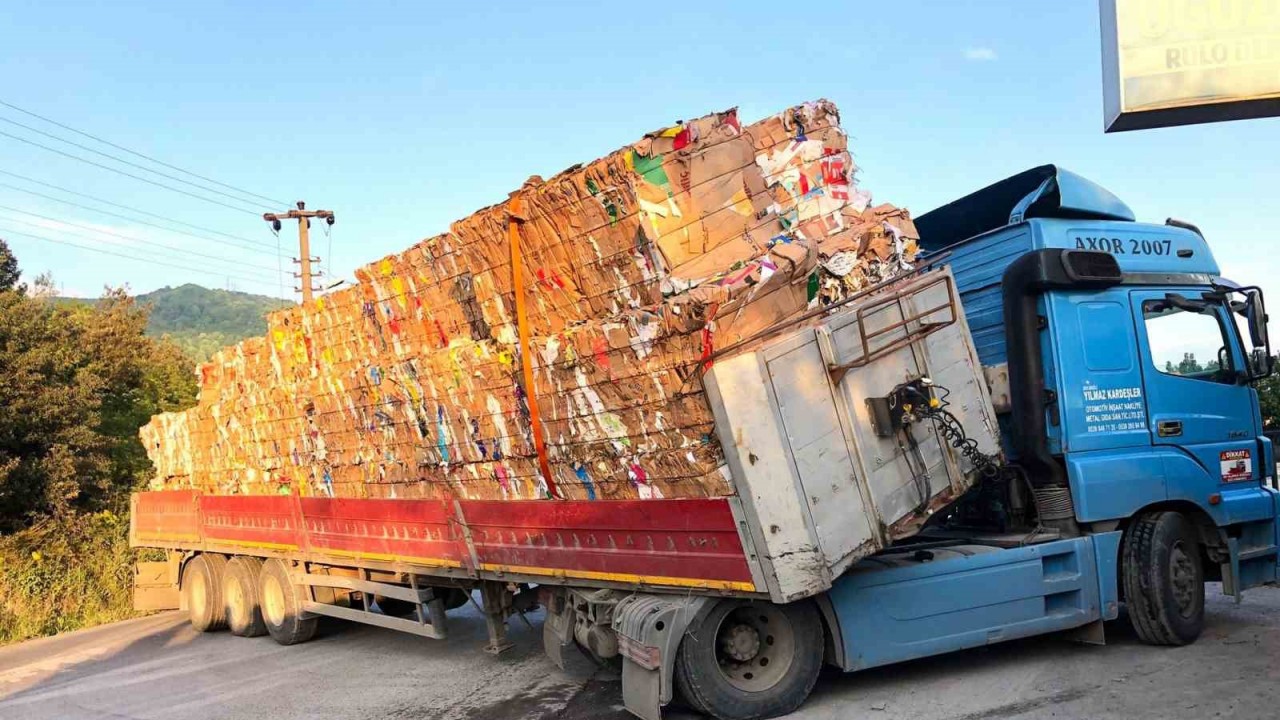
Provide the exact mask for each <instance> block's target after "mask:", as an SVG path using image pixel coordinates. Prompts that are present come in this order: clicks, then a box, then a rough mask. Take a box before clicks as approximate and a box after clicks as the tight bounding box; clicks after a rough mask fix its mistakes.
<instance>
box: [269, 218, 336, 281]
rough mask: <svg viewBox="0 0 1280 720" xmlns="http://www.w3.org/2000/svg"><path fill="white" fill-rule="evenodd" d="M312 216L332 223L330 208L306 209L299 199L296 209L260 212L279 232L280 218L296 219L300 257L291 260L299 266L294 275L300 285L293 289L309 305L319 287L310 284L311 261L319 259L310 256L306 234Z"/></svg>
mask: <svg viewBox="0 0 1280 720" xmlns="http://www.w3.org/2000/svg"><path fill="white" fill-rule="evenodd" d="M313 217H314V218H324V221H325V222H326V223H328V224H329V225H332V224H333V211H332V210H308V209H307V204H306V203H304V202H302V201H301V200H299V201H298V209H297V210H290V211H289V212H287V213H263V214H262V219H263V220H266V221H267V222H269V223H271V229H272V230H275V231H276V232H280V228H281V223H280V220H281V218H283V219H286V220H297V221H298V254H299V256H300V257H296V258H294V259H293V261H294V262H296V263H298V265H299V266H300V267H299V270H300V272H298V273H295V274H294V277H298V278H301V279H302V287H301V288H294V289H295V290H301V291H302V304H303V305H310V304H311V294H312V293H313V292H315V291H316V290H319V289H320V288H317V287H314V286H313V285H312V284H311V275H312V273H311V263H312V261H313V260H314V261H317V262H318V261H319V260H320V258H312V257H311V237H310V235H309V234H308V231H309V230H310V229H311V218H313Z"/></svg>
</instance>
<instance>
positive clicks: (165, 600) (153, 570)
mask: <svg viewBox="0 0 1280 720" xmlns="http://www.w3.org/2000/svg"><path fill="white" fill-rule="evenodd" d="M181 559H182V556H181V555H177V554H173V555H170V557H169V559H168V560H166V561H162V562H139V563H137V564H136V565H135V566H134V570H133V609H134V610H138V611H142V612H145V611H152V610H178V609H180V607H179V606H180V605H182V593H181V591H180V590H179V588H178V576H179V573H180V572H181V569H182V564H181Z"/></svg>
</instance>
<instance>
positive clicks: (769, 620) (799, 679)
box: [675, 600, 823, 720]
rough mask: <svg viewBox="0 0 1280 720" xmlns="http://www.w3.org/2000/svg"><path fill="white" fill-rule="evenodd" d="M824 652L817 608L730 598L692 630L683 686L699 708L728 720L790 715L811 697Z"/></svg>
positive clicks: (679, 667) (680, 677) (680, 675)
mask: <svg viewBox="0 0 1280 720" xmlns="http://www.w3.org/2000/svg"><path fill="white" fill-rule="evenodd" d="M822 652H823V630H822V620H821V618H820V617H819V616H818V610H817V608H815V607H814V606H813V603H810V602H796V603H790V604H788V605H774V604H772V603H767V602H756V601H748V600H726V601H723V602H721V603H720V604H719V605H716V606H715V607H714V608H712V610H711V612H709V613H708V614H707V615H706V616H705V617H704V618H703V620H702V622H701V623H699V624H698V626H697V627H690V628H689V629H688V630H687V631H686V633H685V636H684V639H683V640H682V641H681V642H680V650H679V651H678V652H677V654H676V666H675V680H676V687H678V688H679V689H680V694H681V695H683V696H684V699H685V701H686V702H688V703H689V705H691V706H692V707H693V708H694V709H695V710H700V711H702V712H705V713H707V714H708V715H712V716H714V717H717V718H720V719H721V720H756V719H757V718H770V717H775V716H777V715H785V714H786V713H789V712H791V711H793V710H795V709H796V708H798V707H800V703H802V702H804V700H805V698H807V697H809V693H810V692H811V691H812V690H813V685H814V683H816V682H817V681H818V672H819V671H820V670H821V669H822Z"/></svg>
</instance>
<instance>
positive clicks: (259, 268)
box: [0, 205, 277, 277]
mask: <svg viewBox="0 0 1280 720" xmlns="http://www.w3.org/2000/svg"><path fill="white" fill-rule="evenodd" d="M0 210H7V211H9V212H16V213H21V214H23V215H30V216H31V217H36V218H40V219H41V220H48V221H49V222H54V223H58V224H59V225H68V226H70V227H76V228H80V229H82V230H88V231H90V232H95V233H101V234H102V235H110V236H112V237H117V238H120V239H121V240H128V241H129V242H135V243H139V244H141V245H154V246H155V247H159V248H164V249H166V250H175V251H177V252H180V253H183V254H185V255H193V256H195V257H202V258H207V259H209V260H216V261H218V262H224V263H233V264H236V265H239V266H240V267H243V268H245V269H248V270H253V271H254V272H262V274H263V275H265V276H267V277H271V276H273V275H274V274H275V273H276V272H277V271H276V270H272V269H271V268H270V267H267V266H265V265H252V264H249V263H241V262H239V261H237V260H234V259H232V258H227V257H224V256H220V255H210V254H208V253H202V252H197V251H195V250H190V249H187V248H182V247H176V246H173V245H166V244H164V243H160V242H156V241H154V240H144V239H143V238H137V237H132V236H129V235H121V234H120V233H116V232H111V231H110V230H103V229H101V228H95V227H93V226H90V225H81V224H79V223H74V222H71V221H69V220H60V219H58V218H53V217H49V216H48V215H41V214H39V213H33V212H29V211H27V210H19V209H18V208H11V207H8V206H7V205H0ZM9 219H10V220H11V221H12V222H17V223H22V224H23V225H30V226H31V227H34V228H40V229H43V230H55V231H57V232H64V233H66V234H68V235H71V236H73V237H83V238H85V239H86V240H98V238H94V237H88V236H85V235H82V234H80V233H74V232H69V231H67V230H62V229H61V228H49V227H45V226H43V225H40V224H39V223H32V222H27V221H25V220H20V219H18V218H9Z"/></svg>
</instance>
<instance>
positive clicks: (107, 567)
mask: <svg viewBox="0 0 1280 720" xmlns="http://www.w3.org/2000/svg"><path fill="white" fill-rule="evenodd" d="M128 528H129V523H128V520H127V519H125V518H122V517H120V516H118V515H116V514H114V513H111V512H105V511H104V512H99V513H92V514H80V515H67V516H63V517H59V518H55V519H49V520H44V521H41V522H39V523H37V524H36V525H33V526H32V527H30V528H27V529H25V530H23V531H21V532H19V533H16V534H14V535H10V536H8V537H0V644H4V643H7V642H17V641H20V640H25V639H27V638H33V637H39V636H41V635H51V634H53V633H59V632H65V631H68V630H75V629H77V628H81V627H87V626H90V625H97V624H100V623H104V622H113V621H115V620H122V619H124V618H126V617H129V616H130V615H131V614H132V602H131V601H132V582H133V575H132V572H133V561H134V553H133V551H132V550H130V549H129V541H128Z"/></svg>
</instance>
